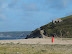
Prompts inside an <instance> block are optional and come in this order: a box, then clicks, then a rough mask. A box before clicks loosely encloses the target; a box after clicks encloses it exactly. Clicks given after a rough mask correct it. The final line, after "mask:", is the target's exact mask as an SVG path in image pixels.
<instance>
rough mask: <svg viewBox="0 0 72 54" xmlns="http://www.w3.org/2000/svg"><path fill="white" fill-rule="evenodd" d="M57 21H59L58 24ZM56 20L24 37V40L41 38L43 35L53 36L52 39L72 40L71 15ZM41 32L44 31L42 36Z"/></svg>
mask: <svg viewBox="0 0 72 54" xmlns="http://www.w3.org/2000/svg"><path fill="white" fill-rule="evenodd" d="M57 20H60V22H59V21H57ZM57 20H53V21H52V22H50V23H48V24H46V25H44V26H41V27H40V28H38V29H36V30H34V31H32V32H31V34H30V35H28V36H27V37H26V39H27V38H37V37H38V38H43V35H44V36H45V37H51V36H54V37H64V38H72V15H70V16H67V17H63V18H59V19H57ZM54 21H55V23H54ZM42 30H43V31H44V32H43V34H41V31H42Z"/></svg>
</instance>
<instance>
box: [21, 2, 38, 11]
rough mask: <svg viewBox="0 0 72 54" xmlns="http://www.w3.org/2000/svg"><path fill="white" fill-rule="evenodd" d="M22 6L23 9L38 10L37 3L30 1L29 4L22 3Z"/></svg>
mask: <svg viewBox="0 0 72 54" xmlns="http://www.w3.org/2000/svg"><path fill="white" fill-rule="evenodd" d="M22 8H23V9H24V10H25V11H38V10H39V9H38V8H37V5H36V4H34V3H31V4H25V3H23V5H22Z"/></svg>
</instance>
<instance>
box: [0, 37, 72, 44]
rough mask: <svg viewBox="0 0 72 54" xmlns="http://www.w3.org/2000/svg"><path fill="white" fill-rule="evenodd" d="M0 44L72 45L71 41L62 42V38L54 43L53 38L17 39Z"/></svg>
mask: <svg viewBox="0 0 72 54" xmlns="http://www.w3.org/2000/svg"><path fill="white" fill-rule="evenodd" d="M0 43H1V44H3V43H15V44H17V43H20V44H72V39H71V40H69V39H68V40H62V39H60V38H54V41H53V43H52V40H51V38H48V39H16V40H0Z"/></svg>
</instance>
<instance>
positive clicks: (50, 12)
mask: <svg viewBox="0 0 72 54" xmlns="http://www.w3.org/2000/svg"><path fill="white" fill-rule="evenodd" d="M71 14H72V0H0V32H3V31H4V32H6V31H33V30H35V29H36V28H39V27H40V26H42V25H45V24H47V23H49V22H51V20H52V19H56V18H61V17H65V16H68V15H71Z"/></svg>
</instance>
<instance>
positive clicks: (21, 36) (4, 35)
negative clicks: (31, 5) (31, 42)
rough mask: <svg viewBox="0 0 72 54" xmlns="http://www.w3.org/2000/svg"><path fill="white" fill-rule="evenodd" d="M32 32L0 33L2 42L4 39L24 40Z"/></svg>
mask: <svg viewBox="0 0 72 54" xmlns="http://www.w3.org/2000/svg"><path fill="white" fill-rule="evenodd" d="M30 33H31V31H14V32H0V40H3V39H24V38H25V37H26V36H27V35H29V34H30Z"/></svg>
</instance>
